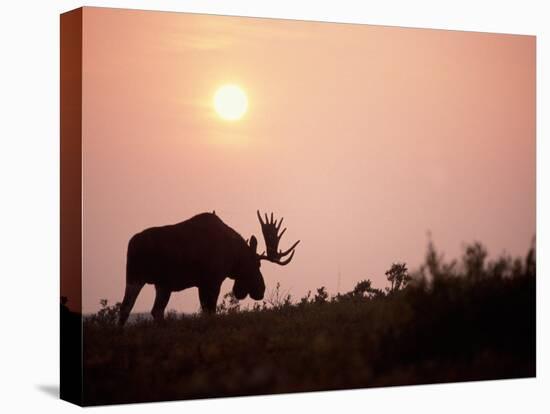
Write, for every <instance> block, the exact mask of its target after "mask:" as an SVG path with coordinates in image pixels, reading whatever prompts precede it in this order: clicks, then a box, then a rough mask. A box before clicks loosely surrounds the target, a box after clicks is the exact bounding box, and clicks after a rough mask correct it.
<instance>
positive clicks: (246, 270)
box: [119, 211, 300, 325]
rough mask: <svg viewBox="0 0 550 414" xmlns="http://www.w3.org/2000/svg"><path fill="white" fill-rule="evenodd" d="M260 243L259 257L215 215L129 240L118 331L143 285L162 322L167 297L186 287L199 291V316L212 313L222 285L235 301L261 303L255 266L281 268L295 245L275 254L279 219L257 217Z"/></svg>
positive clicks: (152, 230)
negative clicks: (229, 282)
mask: <svg viewBox="0 0 550 414" xmlns="http://www.w3.org/2000/svg"><path fill="white" fill-rule="evenodd" d="M256 214H257V215H258V219H259V221H260V224H261V228H262V233H263V236H264V240H265V246H266V250H265V252H263V253H261V254H258V253H257V248H258V240H257V239H256V237H255V236H254V235H253V236H251V237H250V240H246V241H245V240H244V239H243V237H242V236H241V235H240V234H239V233H237V232H236V231H235V230H233V229H232V228H231V227H229V226H228V225H227V224H225V223H224V222H223V221H222V220H221V219H220V218H219V217H218V216H217V215H216V213H215V212H214V213H202V214H198V215H196V216H194V217H192V218H190V219H188V220H185V221H182V222H181V223H177V224H172V225H167V226H161V227H151V228H148V229H145V230H143V231H142V232H140V233H137V234H135V235H134V236H133V237H132V238H131V239H130V241H129V243H128V255H127V260H126V289H125V292H124V299H123V301H122V305H121V307H120V318H119V324H120V325H124V323H125V322H126V320H127V319H128V316H129V315H130V311H131V310H132V307H133V306H134V303H135V301H136V298H137V297H138V295H139V292H140V291H141V289H142V288H143V286H144V285H145V284H146V283H149V284H153V285H155V291H156V296H155V303H154V304H153V309H152V310H151V314H152V315H153V318H154V319H155V321H162V320H163V319H164V309H165V308H166V305H167V304H168V300H169V299H170V295H171V293H172V292H177V291H180V290H183V289H187V288H190V287H197V288H198V289H199V299H200V304H201V308H202V311H203V312H205V313H215V312H216V305H217V301H218V296H219V294H220V288H221V285H222V282H223V281H224V280H225V278H226V277H229V278H231V279H233V280H234V281H235V283H234V285H233V293H234V295H235V297H236V298H237V299H239V300H241V299H244V298H246V296H247V295H250V297H251V298H252V299H254V300H261V299H263V297H264V292H265V282H264V278H263V276H262V273H261V272H260V263H261V261H262V260H267V261H270V262H273V263H276V264H278V265H281V266H284V265H287V264H288V263H290V261H291V260H292V258H293V257H294V253H295V248H296V246H297V245H298V243H300V240H298V241H297V242H296V243H294V244H293V245H292V246H291V247H290V248H289V249H287V250H285V251H282V250H279V241H280V240H281V237H282V236H283V234H284V232H285V231H286V228H284V229H283V230H282V231H281V232H280V233H279V230H280V229H281V224H282V223H283V218H281V220H279V221H277V220H276V219H274V217H273V213H271V217H268V216H267V213H266V214H265V219H264V220H262V216H261V215H260V212H259V211H257V212H256Z"/></svg>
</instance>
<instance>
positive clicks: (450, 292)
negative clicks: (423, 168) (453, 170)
mask: <svg viewBox="0 0 550 414" xmlns="http://www.w3.org/2000/svg"><path fill="white" fill-rule="evenodd" d="M535 273H536V259H535V246H534V243H533V245H532V246H531V248H530V250H529V252H528V254H527V255H526V257H525V258H519V257H518V258H511V257H509V256H506V255H503V256H501V257H499V258H497V259H496V260H488V258H487V252H486V250H485V248H484V247H483V246H482V245H481V244H480V243H473V244H471V245H469V246H466V248H465V250H464V254H463V256H462V258H461V259H460V260H453V261H451V262H445V260H444V259H443V256H442V255H441V254H439V253H438V252H437V251H436V249H435V247H434V245H433V243H432V242H431V241H430V243H429V245H428V250H427V253H426V257H425V260H424V263H423V264H422V266H420V268H419V269H417V270H416V271H414V272H411V273H409V271H408V269H407V267H406V265H405V264H404V263H396V264H394V265H392V266H391V268H390V269H389V270H388V272H387V273H386V277H387V279H388V283H389V287H388V288H386V289H384V290H382V289H378V288H374V287H373V286H372V282H371V281H370V280H369V279H365V280H362V281H360V282H359V283H357V285H356V286H355V288H354V289H353V290H351V291H350V292H347V293H344V294H337V295H334V296H330V295H329V294H328V293H327V291H326V289H325V288H324V287H320V288H319V289H317V290H316V293H315V294H313V295H312V294H311V292H310V293H308V294H307V295H306V296H304V297H303V298H300V299H299V300H297V301H294V300H292V297H291V296H290V294H288V292H284V291H281V289H280V285H277V287H276V288H275V290H274V291H272V292H271V293H268V295H266V298H265V299H264V300H263V301H262V302H261V303H259V302H256V303H255V304H254V306H253V307H252V308H248V309H241V308H240V305H239V302H238V300H237V299H236V298H235V297H234V293H233V292H230V293H228V294H227V295H226V296H225V297H224V299H223V301H222V302H221V303H220V305H219V306H218V315H216V316H215V317H204V316H201V315H191V316H181V315H177V314H170V313H169V314H168V317H167V318H166V321H165V323H164V324H162V325H159V324H156V323H154V322H153V321H150V320H146V319H141V320H137V321H136V322H134V323H130V324H128V325H127V326H126V327H125V329H124V330H120V329H119V328H118V326H117V323H116V315H117V313H118V312H119V309H118V308H117V305H114V306H109V305H108V304H107V303H106V302H103V310H102V311H100V312H99V313H97V314H95V315H93V316H91V317H88V318H86V319H85V321H84V348H83V351H84V377H83V379H84V388H83V389H84V403H85V404H86V405H97V404H112V403H130V402H144V401H161V400H173V399H188V398H207V397H227V396H238V395H254V394H273V393H288V392H304V391H320V390H337V389H348V388H364V387H377V386H391V385H408V384H426V383H437V382H456V381H472V380H490V379H491V380H494V379H504V378H520V377H531V376H534V375H535V374H536V352H535V339H536V335H535V334H536V332H535V290H536V287H535V286H536V275H535Z"/></svg>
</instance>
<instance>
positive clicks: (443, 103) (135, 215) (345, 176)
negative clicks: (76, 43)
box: [83, 8, 535, 312]
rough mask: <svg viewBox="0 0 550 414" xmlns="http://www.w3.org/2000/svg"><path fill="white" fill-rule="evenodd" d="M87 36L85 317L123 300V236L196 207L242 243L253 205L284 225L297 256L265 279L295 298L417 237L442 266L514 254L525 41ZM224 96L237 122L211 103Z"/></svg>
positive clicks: (281, 31) (106, 19) (525, 208)
mask: <svg viewBox="0 0 550 414" xmlns="http://www.w3.org/2000/svg"><path fill="white" fill-rule="evenodd" d="M83 33H84V35H83V37H84V44H83V151H84V154H83V191H84V193H83V210H84V213H83V214H84V220H83V248H84V259H83V260H84V263H83V312H91V311H95V310H97V309H98V307H99V300H100V299H101V298H107V299H109V300H110V301H111V302H117V301H121V299H122V295H123V291H124V283H125V274H124V270H125V255H126V248H127V243H128V240H129V238H130V237H131V236H132V235H133V234H134V233H137V232H139V231H141V230H142V229H144V228H146V227H150V226H155V225H163V224H170V223H175V222H178V221H182V220H184V219H187V218H189V217H191V216H193V215H194V214H196V213H200V212H203V211H212V210H216V213H217V214H218V215H219V216H220V217H221V218H222V219H223V220H224V221H225V222H226V223H227V224H228V225H230V226H231V227H233V228H234V229H235V230H237V231H238V232H240V233H241V234H242V235H243V236H244V237H245V238H247V237H249V236H250V234H253V233H254V234H256V235H257V236H260V235H261V232H260V227H259V224H258V222H257V219H256V216H255V212H256V209H258V208H259V209H261V210H269V211H272V210H273V211H274V212H275V213H276V214H277V215H279V216H281V215H283V216H284V217H285V223H286V225H287V226H288V230H287V232H286V234H285V236H284V238H283V241H282V247H285V246H287V245H289V244H290V242H292V241H294V240H295V239H298V238H299V239H301V240H302V243H301V244H300V245H299V247H298V248H297V252H296V256H295V258H294V260H293V262H292V263H291V264H290V265H288V266H286V267H280V266H277V265H274V264H270V263H265V264H263V266H262V272H263V274H264V278H265V280H266V284H267V289H268V290H270V289H271V288H273V287H274V286H275V284H276V283H277V282H280V283H281V286H282V287H283V289H284V290H290V293H291V294H292V295H294V296H295V297H299V296H301V295H303V294H305V293H306V292H307V290H310V289H311V290H315V288H317V287H319V286H322V285H324V286H326V287H327V289H328V290H329V292H330V293H336V291H337V289H338V288H339V290H340V291H341V292H344V291H348V290H350V289H351V288H352V287H353V286H354V285H355V283H356V282H357V281H358V280H360V279H364V278H371V279H372V280H373V282H374V284H375V285H376V286H378V287H382V286H384V282H385V278H384V271H385V270H387V269H388V268H389V267H390V266H391V263H392V262H394V261H405V262H407V263H408V264H409V268H415V267H416V265H418V264H419V262H420V261H421V260H422V258H423V255H424V252H425V248H426V242H427V238H426V233H427V231H431V233H432V236H433V239H434V241H435V243H436V246H437V247H439V248H440V249H441V250H443V251H444V252H445V254H446V257H456V256H458V255H459V254H460V252H461V248H462V246H463V244H464V243H465V242H468V241H472V240H480V241H482V242H483V243H484V244H486V245H487V246H488V248H489V250H490V252H491V253H492V254H498V253H500V252H502V251H504V250H506V251H507V252H509V253H512V254H523V253H524V252H525V251H526V250H527V248H528V247H529V243H530V240H531V238H532V237H533V235H534V234H535V38H534V37H531V36H515V35H501V34H486V33H468V32H454V31H442V30H426V29H402V28H394V27H382V26H366V25H351V24H332V23H314V22H303V21H287V20H274V19H252V18H237V17H223V16H207V15H190V14H181V13H170V12H143V11H128V10H117V9H101V8H85V9H84V30H83ZM225 83H237V84H239V85H240V86H241V87H242V88H243V89H244V90H245V91H246V93H247V94H248V99H249V111H248V113H247V114H246V116H245V117H244V118H243V119H242V120H240V121H237V122H227V121H223V120H221V119H220V118H219V117H218V116H217V115H216V114H215V112H214V110H213V108H212V97H213V94H214V93H215V91H216V88H217V87H219V86H220V85H222V84H225ZM260 240H261V238H260ZM260 246H263V240H261V241H260ZM230 286H231V284H230V282H229V280H227V281H226V283H225V284H224V286H223V287H222V290H225V291H227V290H229V289H230ZM153 296H154V289H153V288H152V287H151V286H148V287H146V288H145V289H144V290H143V291H142V293H141V295H140V297H139V298H138V301H137V303H136V306H135V308H134V311H148V310H149V309H150V308H151V306H152V303H153ZM170 308H172V309H177V310H180V311H186V312H189V311H196V310H198V308H199V305H198V297H197V292H196V289H189V290H187V291H184V292H180V293H176V294H173V295H172V298H171V300H170V303H169V305H168V309H170Z"/></svg>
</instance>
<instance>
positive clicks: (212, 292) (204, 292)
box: [199, 284, 221, 314]
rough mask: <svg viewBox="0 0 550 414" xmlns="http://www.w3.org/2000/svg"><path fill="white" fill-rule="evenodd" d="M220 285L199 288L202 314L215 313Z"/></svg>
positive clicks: (207, 285)
mask: <svg viewBox="0 0 550 414" xmlns="http://www.w3.org/2000/svg"><path fill="white" fill-rule="evenodd" d="M220 288H221V284H206V285H202V286H199V299H200V302H201V308H202V311H203V312H204V313H208V314H214V313H216V305H217V304H218V296H219V295H220Z"/></svg>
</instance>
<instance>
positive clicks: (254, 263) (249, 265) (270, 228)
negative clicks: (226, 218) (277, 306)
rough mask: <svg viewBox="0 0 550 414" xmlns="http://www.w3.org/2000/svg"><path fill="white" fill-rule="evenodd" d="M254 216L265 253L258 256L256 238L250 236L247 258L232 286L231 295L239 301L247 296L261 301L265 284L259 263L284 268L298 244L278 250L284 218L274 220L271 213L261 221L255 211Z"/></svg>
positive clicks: (283, 231)
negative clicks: (269, 263) (256, 218)
mask: <svg viewBox="0 0 550 414" xmlns="http://www.w3.org/2000/svg"><path fill="white" fill-rule="evenodd" d="M256 214H257V216H258V220H259V221H260V225H261V228H262V234H263V236H264V241H265V251H264V252H262V253H261V254H258V252H257V251H258V240H257V239H256V236H254V235H253V236H251V237H250V240H249V241H247V245H248V252H247V258H246V260H243V262H242V263H241V266H240V267H241V268H240V269H239V277H235V284H234V285H233V294H234V295H235V297H236V298H237V299H239V300H241V299H244V298H245V297H246V295H248V294H249V295H250V297H251V298H252V299H254V300H261V299H263V297H264V292H265V282H264V278H263V276H262V273H261V272H260V265H261V261H262V260H267V261H269V262H272V263H276V264H278V265H280V266H285V265H287V264H289V263H290V261H291V260H292V258H293V257H294V253H295V249H296V246H297V245H298V243H300V240H298V241H297V242H295V243H294V244H293V245H292V246H290V248H288V249H287V250H285V251H282V250H280V249H279V242H280V241H281V237H283V234H284V233H285V231H286V227H285V228H284V229H283V230H282V231H281V232H279V230H280V229H281V225H282V224H283V219H284V218H281V219H280V220H277V219H275V218H274V216H273V213H271V216H270V217H268V215H267V213H265V219H264V220H262V216H261V214H260V212H259V211H257V212H256Z"/></svg>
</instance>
